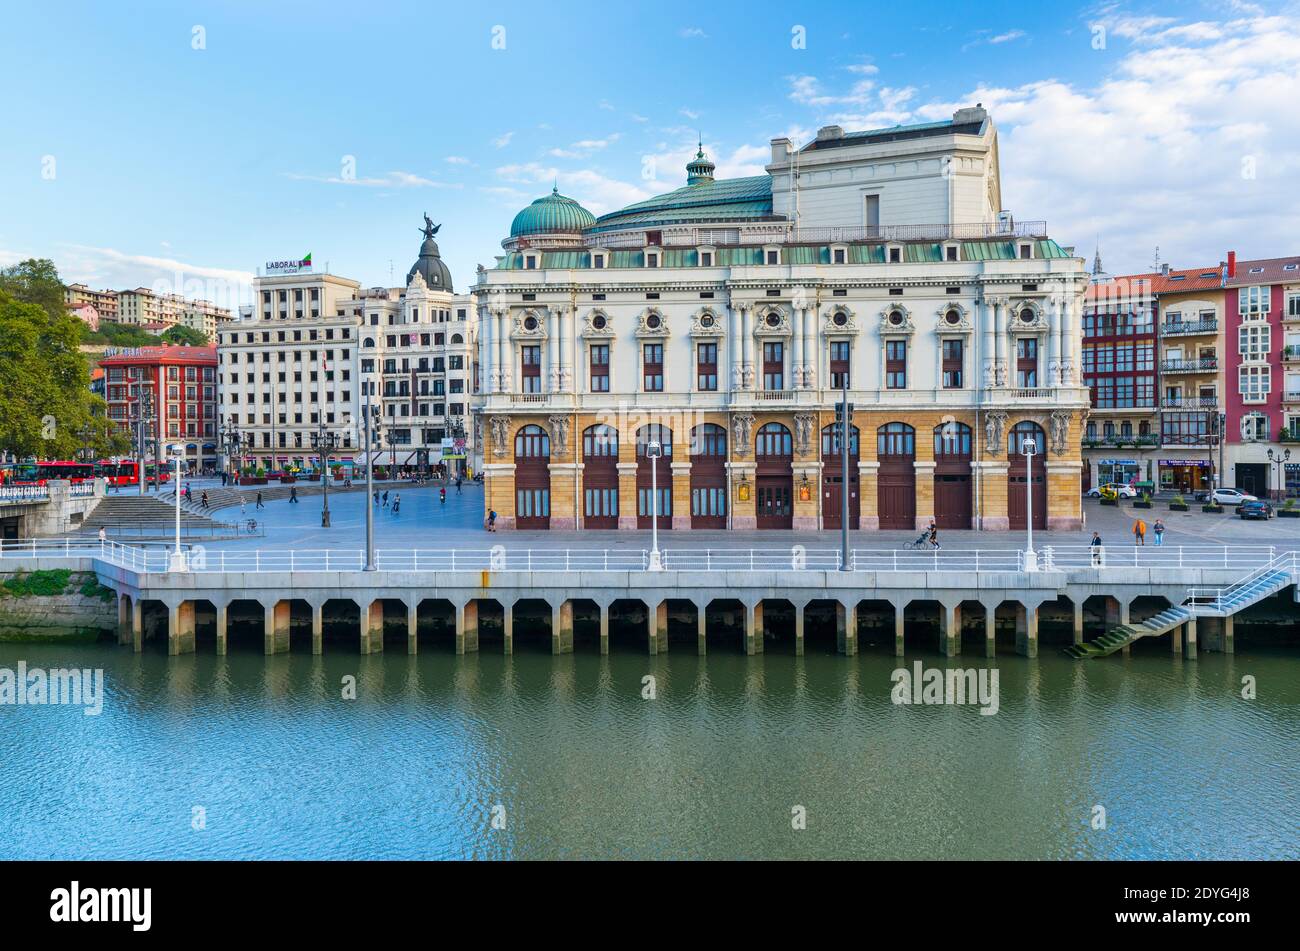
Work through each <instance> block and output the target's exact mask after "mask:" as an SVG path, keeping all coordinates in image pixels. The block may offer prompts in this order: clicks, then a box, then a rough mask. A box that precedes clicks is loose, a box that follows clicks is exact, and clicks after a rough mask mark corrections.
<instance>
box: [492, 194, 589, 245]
mask: <svg viewBox="0 0 1300 951" xmlns="http://www.w3.org/2000/svg"><path fill="white" fill-rule="evenodd" d="M595 223H596V216H595V215H593V214H592V213H591V212H589V211H588V210H587V209H586V208H583V207H582V206H581V205H579V204H578V203H577V202H576V201H574V200H573V199H572V198H566V197H565V196H564V195H561V194H560V192H559V189H558V188H556V189H552V191H551V193H550V194H549V195H546V196H545V197H543V198H539V199H537V201H535V202H533V203H532V204H531V205H529V206H528V207H527V208H525V209H524V210H523V211H521V212H519V214H517V215H515V220H514V221H513V222H511V224H510V237H512V238H518V237H521V236H523V235H529V234H562V233H566V232H572V233H575V234H576V233H578V232H580V231H582V230H583V229H584V228H590V227H591V226H592V225H594V224H595Z"/></svg>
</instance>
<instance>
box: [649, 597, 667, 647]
mask: <svg viewBox="0 0 1300 951" xmlns="http://www.w3.org/2000/svg"><path fill="white" fill-rule="evenodd" d="M646 614H647V616H648V621H649V623H648V627H649V628H650V653H651V654H666V653H668V602H667V601H660V602H659V603H658V604H657V605H656V606H655V607H654V610H653V611H651V609H650V606H649V605H646Z"/></svg>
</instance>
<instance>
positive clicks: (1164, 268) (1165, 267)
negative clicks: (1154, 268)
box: [1160, 261, 1169, 277]
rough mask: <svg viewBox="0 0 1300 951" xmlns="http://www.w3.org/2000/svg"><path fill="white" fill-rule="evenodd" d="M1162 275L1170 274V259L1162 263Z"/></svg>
mask: <svg viewBox="0 0 1300 951" xmlns="http://www.w3.org/2000/svg"><path fill="white" fill-rule="evenodd" d="M1160 276H1161V277H1168V276H1169V262H1168V261H1166V262H1165V263H1164V264H1162V265H1160Z"/></svg>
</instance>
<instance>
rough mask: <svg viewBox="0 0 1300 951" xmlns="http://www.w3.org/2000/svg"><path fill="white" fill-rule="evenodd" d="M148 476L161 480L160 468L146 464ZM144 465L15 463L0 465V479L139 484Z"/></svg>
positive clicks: (165, 473)
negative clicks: (100, 481) (159, 477)
mask: <svg viewBox="0 0 1300 951" xmlns="http://www.w3.org/2000/svg"><path fill="white" fill-rule="evenodd" d="M144 471H145V478H146V479H148V481H149V484H150V485H153V484H156V483H157V481H158V467H157V465H155V464H154V463H152V462H150V463H146V465H145V470H144ZM139 472H140V465H139V463H137V462H135V461H134V460H126V461H123V462H112V461H110V460H102V461H100V462H70V461H67V460H51V461H47V462H13V463H7V464H5V465H3V466H0V481H3V484H4V485H44V484H45V483H46V482H48V481H49V480H50V479H66V480H67V481H69V482H72V483H74V484H76V483H79V482H92V481H94V480H95V479H97V478H103V479H107V480H108V482H109V484H110V485H136V484H137V483H138V481H139ZM170 478H171V473H170V471H169V470H168V469H167V467H166V466H164V467H163V470H162V481H163V482H167V481H169V480H170Z"/></svg>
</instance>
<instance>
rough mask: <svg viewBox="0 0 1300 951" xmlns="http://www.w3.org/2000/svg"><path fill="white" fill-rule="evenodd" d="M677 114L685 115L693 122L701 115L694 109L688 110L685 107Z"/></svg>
mask: <svg viewBox="0 0 1300 951" xmlns="http://www.w3.org/2000/svg"><path fill="white" fill-rule="evenodd" d="M677 112H678V114H680V115H683V116H685V117H686V118H688V119H690V120H692V121H694V120H695V119H698V118H699V117H700V114H699V113H698V112H696V111H695V110H694V109H687V108H686V107H684V106H683V107H682V108H681V109H678V110H677Z"/></svg>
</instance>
